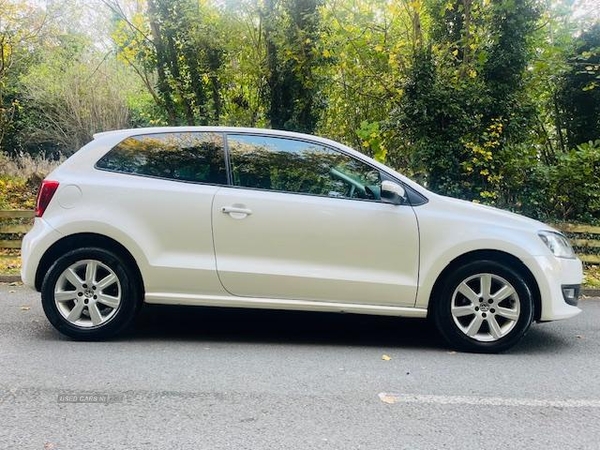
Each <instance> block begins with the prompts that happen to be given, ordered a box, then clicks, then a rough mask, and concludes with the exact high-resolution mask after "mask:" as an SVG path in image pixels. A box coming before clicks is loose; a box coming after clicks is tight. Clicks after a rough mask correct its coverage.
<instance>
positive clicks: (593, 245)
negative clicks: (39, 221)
mask: <svg viewBox="0 0 600 450" xmlns="http://www.w3.org/2000/svg"><path fill="white" fill-rule="evenodd" d="M33 216H34V212H33V211H30V210H13V211H2V210H0V236H2V235H3V236H5V238H4V239H0V249H19V248H21V239H22V237H23V234H25V233H27V231H29V229H30V228H31V226H32V220H31V219H33ZM554 226H555V227H556V228H558V229H559V230H561V231H562V232H564V233H566V234H567V235H568V236H569V238H570V239H571V243H572V244H573V246H574V247H575V251H576V252H577V254H578V256H579V258H580V259H581V260H582V261H583V262H585V263H588V264H600V227H594V226H590V225H578V224H572V223H560V224H554ZM7 236H8V239H7V238H6V237H7Z"/></svg>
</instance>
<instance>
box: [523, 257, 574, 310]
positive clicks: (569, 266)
mask: <svg viewBox="0 0 600 450" xmlns="http://www.w3.org/2000/svg"><path fill="white" fill-rule="evenodd" d="M525 264H526V265H527V266H528V267H529V269H530V270H531V272H532V273H533V276H534V277H535V279H536V281H537V284H538V287H539V290H540V298H541V309H542V310H541V314H540V318H539V320H540V321H541V322H546V321H551V320H560V319H568V318H569V317H573V316H576V315H577V314H579V313H580V312H581V309H579V308H578V307H577V306H576V305H577V300H578V297H579V290H580V287H581V282H582V280H583V267H582V264H581V261H580V260H579V259H565V258H556V257H555V256H552V255H550V256H536V257H532V258H530V259H528V260H527V261H525ZM570 289H572V290H575V291H576V292H569V290H570ZM565 291H566V292H565ZM565 294H568V295H567V296H565ZM566 297H569V298H566Z"/></svg>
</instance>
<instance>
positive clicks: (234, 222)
mask: <svg viewBox="0 0 600 450" xmlns="http://www.w3.org/2000/svg"><path fill="white" fill-rule="evenodd" d="M22 258H23V265H22V272H21V275H22V279H23V281H24V283H25V284H26V285H28V286H30V287H32V288H34V289H36V290H38V291H40V292H41V298H42V305H43V308H44V311H45V313H46V315H47V317H48V320H49V321H50V322H51V323H52V325H53V326H54V327H56V329H57V330H59V331H60V332H61V333H63V334H65V335H67V336H70V337H72V338H74V339H81V340H95V339H107V338H110V337H112V336H115V335H116V334H118V333H119V332H121V331H122V330H124V329H125V328H126V327H127V326H128V325H129V324H130V323H131V322H132V320H133V319H134V317H135V315H136V313H137V311H138V310H139V308H140V306H141V304H142V303H143V302H146V303H158V304H175V305H203V306H220V307H238V308H239V307H242V308H267V309H282V310H306V311H330V312H347V313H357V314H373V315H390V316H398V317H417V318H427V317H428V318H430V319H432V320H433V321H434V323H435V324H436V326H437V328H438V329H439V331H440V333H441V334H442V336H443V337H444V338H445V339H446V340H447V342H448V343H449V344H450V345H451V346H453V347H454V348H457V349H460V350H465V351H474V352H500V351H504V350H506V349H508V348H510V347H512V346H513V345H515V344H516V343H517V342H518V341H519V340H520V339H521V338H522V337H523V336H524V335H525V333H526V332H527V330H528V329H529V327H530V325H531V323H532V322H533V321H537V322H545V321H552V320H559V319H566V318H569V317H572V316H574V315H576V314H578V313H579V312H580V309H579V308H578V307H577V301H578V298H579V291H580V285H581V282H582V265H581V262H580V261H579V259H577V257H576V256H575V254H574V253H573V250H572V247H571V246H570V244H569V242H568V240H567V239H566V238H565V237H564V236H563V235H562V234H560V233H559V232H558V231H556V230H554V229H553V228H551V227H549V226H548V225H545V224H543V223H541V222H537V221H534V220H531V219H528V218H525V217H523V216H519V215H516V214H512V213H509V212H506V211H502V210H499V209H495V208H491V207H486V206H482V205H478V204H474V203H469V202H465V201H461V200H456V199H452V198H448V197H443V196H440V195H437V194H434V193H432V192H430V191H428V190H427V189H425V188H423V187H421V186H420V185H418V184H417V183H415V182H413V181H411V180H410V179H408V178H406V177H404V176H403V175H401V174H399V173H397V172H396V171H394V170H392V169H390V168H388V167H386V166H385V165H382V164H380V163H378V162H376V161H374V160H372V159H370V158H368V157H367V156H365V155H363V154H361V153H359V152H357V151H355V150H352V149H351V148H348V147H346V146H344V145H342V144H339V143H337V142H333V141H330V140H328V139H323V138H319V137H316V136H310V135H305V134H299V133H292V132H284V131H275V130H265V129H249V128H233V127H159V128H145V129H130V130H118V131H110V132H105V133H99V134H97V135H95V137H94V139H93V140H92V141H91V142H90V143H89V144H87V145H85V146H84V147H83V148H81V149H80V150H79V151H77V152H76V153H75V154H74V155H73V156H71V157H70V158H69V159H67V160H66V161H65V162H64V163H63V164H62V165H60V166H59V167H58V168H57V169H56V170H54V171H53V172H52V173H50V174H49V175H48V177H47V178H46V179H45V180H44V181H43V182H42V185H41V187H40V190H39V194H38V199H37V207H36V219H35V225H34V227H33V229H32V230H31V231H30V232H29V233H28V234H27V235H26V236H25V238H24V240H23V245H22Z"/></svg>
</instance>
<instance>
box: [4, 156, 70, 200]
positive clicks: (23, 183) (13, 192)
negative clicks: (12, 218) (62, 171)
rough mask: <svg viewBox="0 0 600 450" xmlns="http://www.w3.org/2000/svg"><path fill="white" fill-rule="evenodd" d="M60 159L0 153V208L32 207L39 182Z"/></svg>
mask: <svg viewBox="0 0 600 450" xmlns="http://www.w3.org/2000/svg"><path fill="white" fill-rule="evenodd" d="M61 162H62V159H59V160H51V159H48V158H46V156H45V155H38V156H35V157H34V156H31V155H29V154H26V153H20V154H18V155H16V156H14V157H9V156H8V155H6V154H4V153H0V209H33V208H34V207H35V197H36V194H37V189H38V186H39V184H40V182H41V181H42V180H43V179H44V177H45V176H46V175H47V174H48V173H50V172H51V171H52V170H53V169H54V168H55V167H56V166H58V165H59V164H60V163H61Z"/></svg>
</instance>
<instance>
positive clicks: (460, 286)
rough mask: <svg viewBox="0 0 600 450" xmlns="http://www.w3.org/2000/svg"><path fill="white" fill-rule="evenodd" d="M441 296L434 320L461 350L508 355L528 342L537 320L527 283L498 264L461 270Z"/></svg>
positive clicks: (482, 263) (447, 282) (449, 279)
mask: <svg viewBox="0 0 600 450" xmlns="http://www.w3.org/2000/svg"><path fill="white" fill-rule="evenodd" d="M437 292H438V298H437V299H434V304H433V308H434V309H433V319H434V321H435V323H436V325H437V327H438V329H439V330H440V333H441V334H442V336H443V337H444V338H445V339H446V341H447V342H448V343H449V344H450V345H451V346H452V347H455V348H457V349H459V350H464V351H471V352H481V353H497V352H501V351H504V350H507V349H509V348H510V347H512V346H513V345H515V344H516V343H517V342H518V341H519V340H521V338H523V336H525V333H526V332H527V330H528V329H529V326H530V325H531V322H532V320H533V298H532V295H531V291H530V289H529V287H528V285H527V283H526V282H525V280H524V279H523V277H521V276H520V275H519V274H518V273H516V272H514V271H513V270H512V269H509V268H508V267H506V266H504V265H503V264H500V263H497V262H495V261H475V262H471V263H468V264H465V265H464V266H462V267H459V268H458V269H457V270H456V271H455V272H453V273H451V274H450V275H449V276H448V277H447V278H446V279H445V280H444V281H443V283H442V287H441V289H440V290H438V291H437Z"/></svg>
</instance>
